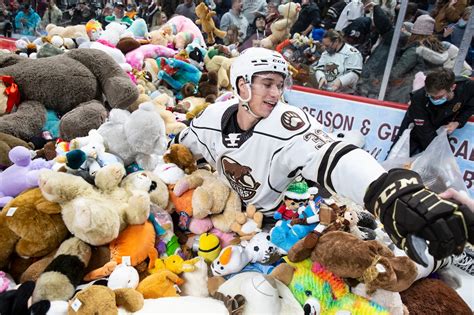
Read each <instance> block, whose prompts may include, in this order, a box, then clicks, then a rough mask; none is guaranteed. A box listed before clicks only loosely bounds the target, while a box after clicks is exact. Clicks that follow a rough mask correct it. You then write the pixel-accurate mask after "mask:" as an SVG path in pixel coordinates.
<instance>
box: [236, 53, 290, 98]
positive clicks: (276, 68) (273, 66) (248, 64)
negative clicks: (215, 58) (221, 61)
mask: <svg viewBox="0 0 474 315" xmlns="http://www.w3.org/2000/svg"><path fill="white" fill-rule="evenodd" d="M259 72H276V73H280V74H282V75H283V79H286V78H288V64H287V62H286V60H285V59H284V58H283V56H282V55H281V54H280V53H279V52H277V51H274V50H270V49H266V48H261V47H251V48H247V49H245V50H244V51H243V52H242V53H241V54H240V55H239V56H238V57H237V58H235V60H234V62H233V63H232V66H231V67H230V83H231V85H232V89H233V90H234V93H235V94H236V95H238V92H237V79H238V78H239V77H243V78H244V80H245V82H246V83H247V84H250V83H251V81H252V77H253V75H254V74H256V73H259Z"/></svg>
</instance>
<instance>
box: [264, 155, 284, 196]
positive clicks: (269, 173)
mask: <svg viewBox="0 0 474 315" xmlns="http://www.w3.org/2000/svg"><path fill="white" fill-rule="evenodd" d="M281 150H283V147H281V148H279V149H278V150H276V151H275V152H273V154H272V158H271V159H270V165H269V166H268V168H271V167H272V163H273V158H274V157H275V154H277V153H278V152H280V151H281ZM270 176H271V172H270V171H269V172H268V177H267V183H268V186H269V187H270V189H271V190H273V191H274V192H276V193H278V194H281V193H282V191H279V190H277V189H275V188H273V186H272V184H271V183H270Z"/></svg>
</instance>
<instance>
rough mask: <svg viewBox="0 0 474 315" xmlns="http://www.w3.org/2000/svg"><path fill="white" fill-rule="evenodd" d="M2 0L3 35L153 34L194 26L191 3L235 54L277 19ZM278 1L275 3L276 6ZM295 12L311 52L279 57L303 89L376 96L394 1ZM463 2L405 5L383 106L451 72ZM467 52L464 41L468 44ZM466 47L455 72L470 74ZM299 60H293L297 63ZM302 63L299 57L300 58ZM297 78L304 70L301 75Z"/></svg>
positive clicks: (229, 10) (228, 8) (242, 6)
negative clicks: (143, 29)
mask: <svg viewBox="0 0 474 315" xmlns="http://www.w3.org/2000/svg"><path fill="white" fill-rule="evenodd" d="M57 1H60V2H59V3H55V0H36V1H35V2H34V3H31V2H26V1H25V0H3V2H0V28H1V29H2V31H3V36H14V35H15V34H19V35H31V36H38V35H42V34H44V33H45V31H44V30H45V27H46V25H48V24H49V23H53V24H56V25H76V24H85V23H87V21H89V20H90V19H97V20H99V21H100V22H101V23H102V25H103V26H105V25H107V24H108V23H110V22H111V21H118V22H120V23H124V24H127V25H130V24H131V23H132V21H133V20H134V19H135V18H137V17H140V18H143V19H145V21H146V22H147V24H148V26H149V29H150V30H153V29H156V28H159V27H160V26H161V25H163V24H164V23H166V21H167V20H168V19H169V18H170V17H172V16H173V15H175V14H180V15H184V16H186V17H188V18H190V19H192V20H196V15H195V12H194V9H195V6H196V5H197V4H198V2H202V1H205V2H206V4H208V5H209V6H210V8H211V9H213V10H215V11H216V13H217V14H216V16H215V17H214V19H215V23H216V25H217V26H219V27H220V29H222V30H224V31H227V36H226V37H225V38H224V39H222V40H221V41H220V42H218V43H221V44H225V45H234V47H236V48H237V49H238V50H239V51H242V50H243V49H245V48H247V47H251V46H258V45H259V41H260V40H262V39H263V38H265V37H266V36H268V35H270V34H271V24H272V23H273V22H274V21H276V20H278V19H279V18H280V15H279V12H278V6H279V5H280V4H282V0H269V1H267V0H181V1H179V0H128V1H127V2H117V1H115V2H113V1H111V0H105V1H101V0H98V1H86V0H72V1H77V2H73V3H71V2H70V1H71V0H57ZM284 2H285V0H283V3H284ZM292 2H297V3H300V5H301V10H300V12H299V17H298V19H297V20H296V22H295V24H294V25H293V27H292V28H291V31H290V32H291V35H294V34H295V33H299V34H302V35H306V36H308V37H311V38H313V39H314V40H317V42H318V43H319V45H316V46H315V47H313V48H312V50H309V51H308V50H305V51H304V52H302V51H301V50H299V49H298V47H291V46H290V47H284V48H285V49H284V51H282V53H283V54H284V55H285V57H286V58H287V59H288V61H290V62H291V63H292V64H294V65H300V66H301V65H304V64H307V65H308V67H307V68H305V69H303V68H301V67H300V68H301V69H302V70H306V73H307V74H308V76H309V79H308V80H303V81H305V82H306V84H310V85H311V86H313V87H315V88H319V89H326V90H330V91H335V92H344V93H351V94H357V95H362V96H367V97H373V98H376V97H377V96H378V92H379V89H380V85H381V81H382V78H383V73H384V69H385V65H386V61H387V57H388V54H389V51H390V47H391V40H392V36H393V34H394V26H395V22H396V18H397V15H398V12H399V9H400V3H399V1H397V0H372V1H371V0H365V1H364V0H352V1H351V0H297V1H292ZM472 2H474V1H472V0H471V3H469V1H468V0H438V1H435V0H424V1H416V2H409V3H408V8H407V13H406V16H405V21H404V24H403V27H402V32H401V37H400V40H399V45H398V48H397V54H396V58H395V63H394V65H393V68H392V73H391V77H390V84H389V86H390V89H389V90H388V91H387V95H386V100H392V101H397V102H407V101H408V100H409V94H410V92H411V91H413V90H414V89H415V88H416V87H417V80H418V79H419V78H418V76H419V75H421V76H422V74H423V73H426V72H427V71H429V70H434V69H437V68H442V67H444V68H451V69H452V68H453V66H454V62H455V58H456V56H457V54H458V47H459V45H460V43H461V40H462V36H463V34H464V31H465V29H466V24H467V22H468V20H469V16H470V14H471V11H472V7H471V6H470V5H471V4H472ZM218 40H220V39H218ZM471 47H472V42H471ZM473 51H474V49H472V48H471V49H470V50H469V53H468V55H467V59H466V61H467V62H466V63H465V66H464V68H463V72H462V74H464V75H468V76H470V75H471V67H470V65H472V62H473ZM298 57H299V59H298ZM302 57H303V58H302ZM302 72H303V73H304V72H305V71H302Z"/></svg>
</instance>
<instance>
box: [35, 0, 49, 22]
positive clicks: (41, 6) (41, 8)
mask: <svg viewBox="0 0 474 315" xmlns="http://www.w3.org/2000/svg"><path fill="white" fill-rule="evenodd" d="M47 8H48V1H47V0H40V1H39V2H38V4H37V5H36V12H37V13H38V15H39V16H40V17H41V18H43V15H44V13H45V12H46V9H47Z"/></svg>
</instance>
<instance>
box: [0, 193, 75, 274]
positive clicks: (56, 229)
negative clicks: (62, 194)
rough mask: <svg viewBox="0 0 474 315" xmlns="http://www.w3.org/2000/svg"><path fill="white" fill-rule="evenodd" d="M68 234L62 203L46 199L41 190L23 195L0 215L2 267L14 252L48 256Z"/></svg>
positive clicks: (0, 264) (0, 261)
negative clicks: (62, 212) (62, 216)
mask: <svg viewBox="0 0 474 315" xmlns="http://www.w3.org/2000/svg"><path fill="white" fill-rule="evenodd" d="M68 232H69V231H68V230H67V228H66V226H65V225H64V222H63V219H62V218H61V207H60V206H59V204H57V203H55V202H50V201H48V200H46V199H45V198H44V197H43V195H42V194H41V191H40V189H39V188H34V189H30V190H28V191H25V192H23V193H21V194H20V195H18V196H17V197H16V198H15V199H13V200H11V201H10V202H9V203H7V204H6V205H5V207H4V208H3V210H2V212H1V214H0V239H1V240H2V241H1V242H0V268H5V267H6V266H7V264H8V262H9V258H10V255H11V254H12V253H14V252H15V253H16V254H17V255H19V256H21V257H42V256H45V255H47V254H49V253H50V252H52V251H53V250H55V249H56V248H58V246H59V245H60V244H61V242H62V241H63V240H64V239H65V238H66V236H67V234H68Z"/></svg>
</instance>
